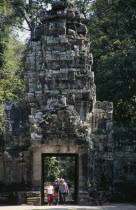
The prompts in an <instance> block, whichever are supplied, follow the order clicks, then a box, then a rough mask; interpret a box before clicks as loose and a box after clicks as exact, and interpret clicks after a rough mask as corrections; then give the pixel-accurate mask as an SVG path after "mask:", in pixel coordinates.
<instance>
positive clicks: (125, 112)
mask: <svg viewBox="0 0 136 210" xmlns="http://www.w3.org/2000/svg"><path fill="white" fill-rule="evenodd" d="M92 10H93V12H92V13H91V14H90V21H89V24H88V25H89V30H90V40H91V52H92V53H93V56H94V65H93V70H94V72H95V83H96V87H97V97H98V98H97V100H110V101H113V103H114V120H115V121H118V122H120V123H128V122H131V123H132V122H135V120H136V116H135V113H136V106H135V100H136V94H135V89H136V70H135V66H136V60H135V56H136V47H135V46H136V45H135V34H136V5H135V1H134V0H130V1H125V0H114V1H112V0H95V1H94V3H93V6H92Z"/></svg>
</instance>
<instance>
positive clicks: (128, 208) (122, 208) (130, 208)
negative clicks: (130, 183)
mask: <svg viewBox="0 0 136 210" xmlns="http://www.w3.org/2000/svg"><path fill="white" fill-rule="evenodd" d="M42 209H45V210H136V204H116V203H114V204H109V205H105V206H60V205H59V206H27V205H20V206H0V210H42Z"/></svg>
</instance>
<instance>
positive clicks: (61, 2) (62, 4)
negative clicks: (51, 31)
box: [52, 0, 74, 10]
mask: <svg viewBox="0 0 136 210" xmlns="http://www.w3.org/2000/svg"><path fill="white" fill-rule="evenodd" d="M66 7H70V8H71V7H74V5H73V4H72V3H70V2H69V1H68V0H58V1H57V0H56V1H54V2H53V3H52V9H53V10H64V9H65V8H66Z"/></svg>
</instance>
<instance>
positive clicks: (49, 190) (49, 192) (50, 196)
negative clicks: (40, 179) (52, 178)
mask: <svg viewBox="0 0 136 210" xmlns="http://www.w3.org/2000/svg"><path fill="white" fill-rule="evenodd" d="M53 194H54V187H53V186H52V185H51V183H50V182H49V183H48V186H47V200H48V206H50V205H52V203H53Z"/></svg>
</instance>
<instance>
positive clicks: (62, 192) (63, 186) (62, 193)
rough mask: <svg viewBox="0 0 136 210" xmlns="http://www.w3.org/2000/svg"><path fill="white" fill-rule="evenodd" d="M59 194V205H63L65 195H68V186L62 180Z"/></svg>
mask: <svg viewBox="0 0 136 210" xmlns="http://www.w3.org/2000/svg"><path fill="white" fill-rule="evenodd" d="M59 192H60V203H61V204H64V205H65V202H66V193H68V185H67V183H66V182H65V180H64V179H61V180H60V184H59Z"/></svg>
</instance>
